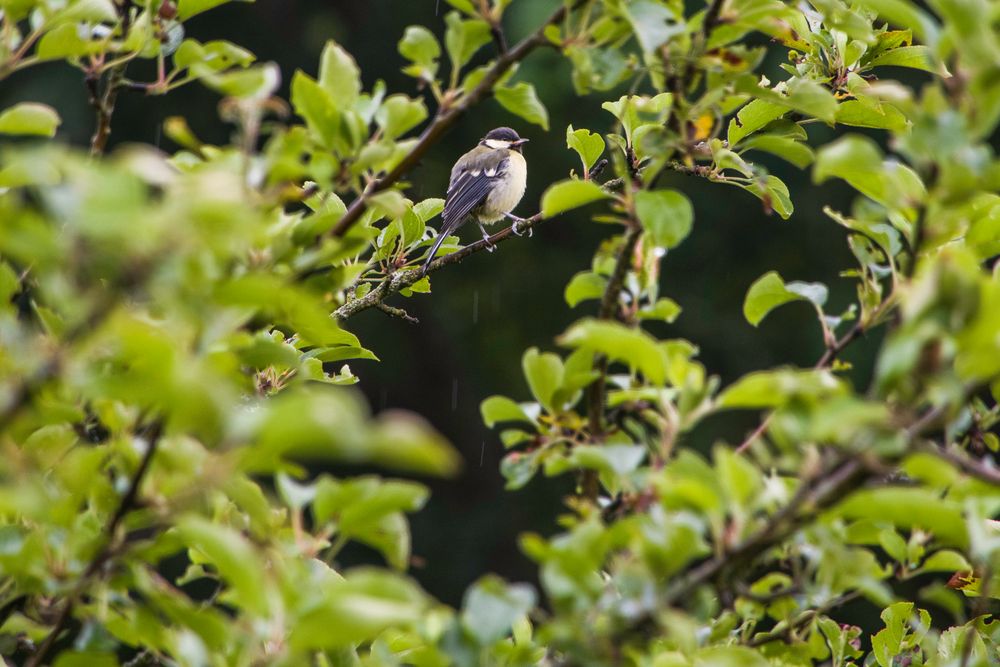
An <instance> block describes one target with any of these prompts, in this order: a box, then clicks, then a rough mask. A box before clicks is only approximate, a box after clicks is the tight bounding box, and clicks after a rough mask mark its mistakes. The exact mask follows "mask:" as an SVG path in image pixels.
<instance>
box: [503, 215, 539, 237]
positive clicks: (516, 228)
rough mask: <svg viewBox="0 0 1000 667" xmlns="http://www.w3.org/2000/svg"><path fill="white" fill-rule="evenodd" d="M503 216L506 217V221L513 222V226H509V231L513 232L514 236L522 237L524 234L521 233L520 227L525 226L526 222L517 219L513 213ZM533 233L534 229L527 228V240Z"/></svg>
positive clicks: (522, 219)
mask: <svg viewBox="0 0 1000 667" xmlns="http://www.w3.org/2000/svg"><path fill="white" fill-rule="evenodd" d="M505 215H506V216H507V219H508V220H513V221H514V224H512V225H511V226H510V229H511V231H512V232H514V234H516V235H517V236H524V232H522V231H521V225H523V224H526V223H527V222H528V221H527V220H525V219H524V218H519V217H517V216H516V215H514V214H513V213H507V214H505ZM534 232H535V230H534V228H532V227H528V238H529V239H530V238H531V235H532V234H534Z"/></svg>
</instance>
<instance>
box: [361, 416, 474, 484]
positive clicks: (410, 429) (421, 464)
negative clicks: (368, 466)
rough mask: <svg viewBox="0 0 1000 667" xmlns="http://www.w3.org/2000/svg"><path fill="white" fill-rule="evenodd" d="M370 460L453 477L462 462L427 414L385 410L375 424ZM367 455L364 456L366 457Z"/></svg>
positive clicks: (400, 468)
mask: <svg viewBox="0 0 1000 667" xmlns="http://www.w3.org/2000/svg"><path fill="white" fill-rule="evenodd" d="M370 446H371V450H370V454H369V456H370V460H371V461H373V462H374V463H379V464H381V465H384V466H386V467H389V468H394V469H398V470H409V471H412V472H417V473H421V474H425V475H436V476H439V477H449V476H452V475H454V474H455V473H456V472H458V470H459V469H460V468H461V466H462V461H461V458H459V456H458V453H457V452H456V451H455V450H454V449H453V448H452V447H451V445H449V444H448V441H447V440H445V439H444V438H443V437H442V436H441V434H439V433H438V432H437V431H435V430H434V428H433V427H431V425H430V424H428V423H427V421H426V420H424V419H423V418H421V417H419V416H417V415H415V414H413V413H409V412H402V411H396V410H390V411H386V412H383V413H382V414H380V415H379V416H378V419H377V420H376V421H375V423H374V425H373V432H372V435H371V440H370ZM362 458H363V457H362Z"/></svg>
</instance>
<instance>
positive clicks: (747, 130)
mask: <svg viewBox="0 0 1000 667" xmlns="http://www.w3.org/2000/svg"><path fill="white" fill-rule="evenodd" d="M786 113H788V108H787V107H785V106H782V105H780V104H774V103H773V102H767V101H765V100H753V101H752V102H750V103H749V104H747V105H746V106H744V107H743V108H742V109H740V110H739V112H738V113H737V114H736V118H734V119H732V120H731V121H729V132H728V137H727V138H728V139H729V146H730V147H733V146H735V145H736V144H737V143H739V141H740V140H741V139H743V137H746V136H749V135H751V134H753V133H754V132H756V131H757V130H760V129H761V128H763V127H764V126H765V125H767V124H768V123H770V122H771V121H773V120H777V119H778V118H781V117H782V116H784V115H785V114H786Z"/></svg>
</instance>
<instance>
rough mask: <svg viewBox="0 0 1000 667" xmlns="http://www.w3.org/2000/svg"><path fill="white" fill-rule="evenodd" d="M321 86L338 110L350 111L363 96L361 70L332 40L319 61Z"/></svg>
mask: <svg viewBox="0 0 1000 667" xmlns="http://www.w3.org/2000/svg"><path fill="white" fill-rule="evenodd" d="M319 85H320V86H322V88H323V89H324V90H326V91H327V93H329V95H330V99H332V100H333V102H334V104H335V105H336V106H337V108H338V109H350V108H352V107H353V106H354V103H355V102H356V101H357V99H358V96H359V95H360V94H361V70H359V69H358V64H357V63H356V62H354V58H353V57H352V56H351V54H350V53H348V52H347V51H345V50H344V49H343V48H341V46H340V45H339V44H337V43H336V42H334V41H333V40H330V41H328V42H327V43H326V46H325V47H324V48H323V53H322V55H321V56H320V61H319Z"/></svg>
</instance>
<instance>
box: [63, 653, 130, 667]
mask: <svg viewBox="0 0 1000 667" xmlns="http://www.w3.org/2000/svg"><path fill="white" fill-rule="evenodd" d="M52 667H118V660H116V659H115V654H114V653H105V652H103V651H61V652H60V653H59V657H58V658H56V660H55V662H53V663H52Z"/></svg>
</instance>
